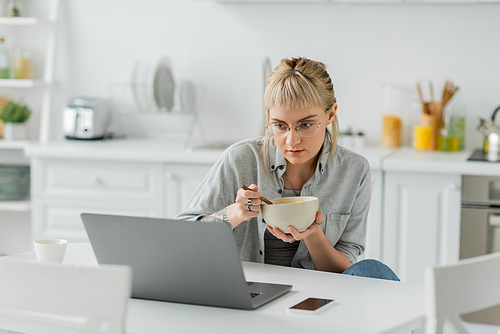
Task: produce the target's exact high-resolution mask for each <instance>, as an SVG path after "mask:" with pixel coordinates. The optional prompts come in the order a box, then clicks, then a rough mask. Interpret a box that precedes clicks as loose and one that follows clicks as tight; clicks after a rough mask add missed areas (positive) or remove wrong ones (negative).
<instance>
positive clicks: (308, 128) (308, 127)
mask: <svg viewBox="0 0 500 334" xmlns="http://www.w3.org/2000/svg"><path fill="white" fill-rule="evenodd" d="M297 132H298V133H299V134H300V135H301V136H302V137H312V136H314V135H315V134H316V132H318V126H317V125H316V123H300V124H298V125H297Z"/></svg>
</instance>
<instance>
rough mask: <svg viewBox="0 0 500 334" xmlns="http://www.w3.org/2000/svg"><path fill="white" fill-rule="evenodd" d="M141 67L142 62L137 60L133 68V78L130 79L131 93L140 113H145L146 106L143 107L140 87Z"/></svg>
mask: <svg viewBox="0 0 500 334" xmlns="http://www.w3.org/2000/svg"><path fill="white" fill-rule="evenodd" d="M140 67H141V61H139V60H137V61H136V62H135V63H134V66H133V67H132V76H131V78H130V91H131V93H132V98H133V100H134V104H135V108H136V109H137V110H138V111H143V110H144V106H143V105H142V100H141V95H140V93H139V91H140V85H139V69H140Z"/></svg>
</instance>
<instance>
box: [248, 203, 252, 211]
mask: <svg viewBox="0 0 500 334" xmlns="http://www.w3.org/2000/svg"><path fill="white" fill-rule="evenodd" d="M247 208H248V211H250V212H252V209H250V204H247Z"/></svg>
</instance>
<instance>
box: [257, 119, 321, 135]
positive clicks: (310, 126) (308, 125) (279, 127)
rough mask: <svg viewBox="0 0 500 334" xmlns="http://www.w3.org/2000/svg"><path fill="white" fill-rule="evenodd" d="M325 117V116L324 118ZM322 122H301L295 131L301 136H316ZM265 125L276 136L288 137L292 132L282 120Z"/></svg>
mask: <svg viewBox="0 0 500 334" xmlns="http://www.w3.org/2000/svg"><path fill="white" fill-rule="evenodd" d="M324 119H325V117H324V116H323V120H324ZM323 120H321V123H323ZM321 123H315V122H301V123H299V124H297V125H296V126H295V131H297V133H298V134H299V136H301V137H314V135H315V134H316V133H317V132H318V129H319V126H320V125H321ZM265 127H266V129H267V131H268V132H269V133H270V134H271V135H273V136H274V137H276V138H283V137H286V136H287V135H288V133H289V132H290V127H289V126H288V125H287V124H285V123H281V122H275V123H269V124H267V125H265Z"/></svg>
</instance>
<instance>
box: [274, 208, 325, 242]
mask: <svg viewBox="0 0 500 334" xmlns="http://www.w3.org/2000/svg"><path fill="white" fill-rule="evenodd" d="M321 223H323V215H322V214H321V212H320V211H318V212H316V219H315V220H314V222H313V223H312V224H311V225H310V226H309V227H308V228H307V229H306V230H305V231H304V232H299V231H297V229H296V228H295V227H293V226H288V231H289V232H290V234H286V233H283V231H281V230H280V229H279V228H277V227H271V226H269V225H268V226H267V229H268V231H269V232H271V233H272V234H273V235H274V236H275V237H276V238H278V239H281V240H283V241H285V242H294V241H297V240H302V239H306V238H307V237H309V236H310V235H311V234H313V233H314V232H316V230H317V229H318V228H319V229H321V227H320V225H321Z"/></svg>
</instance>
